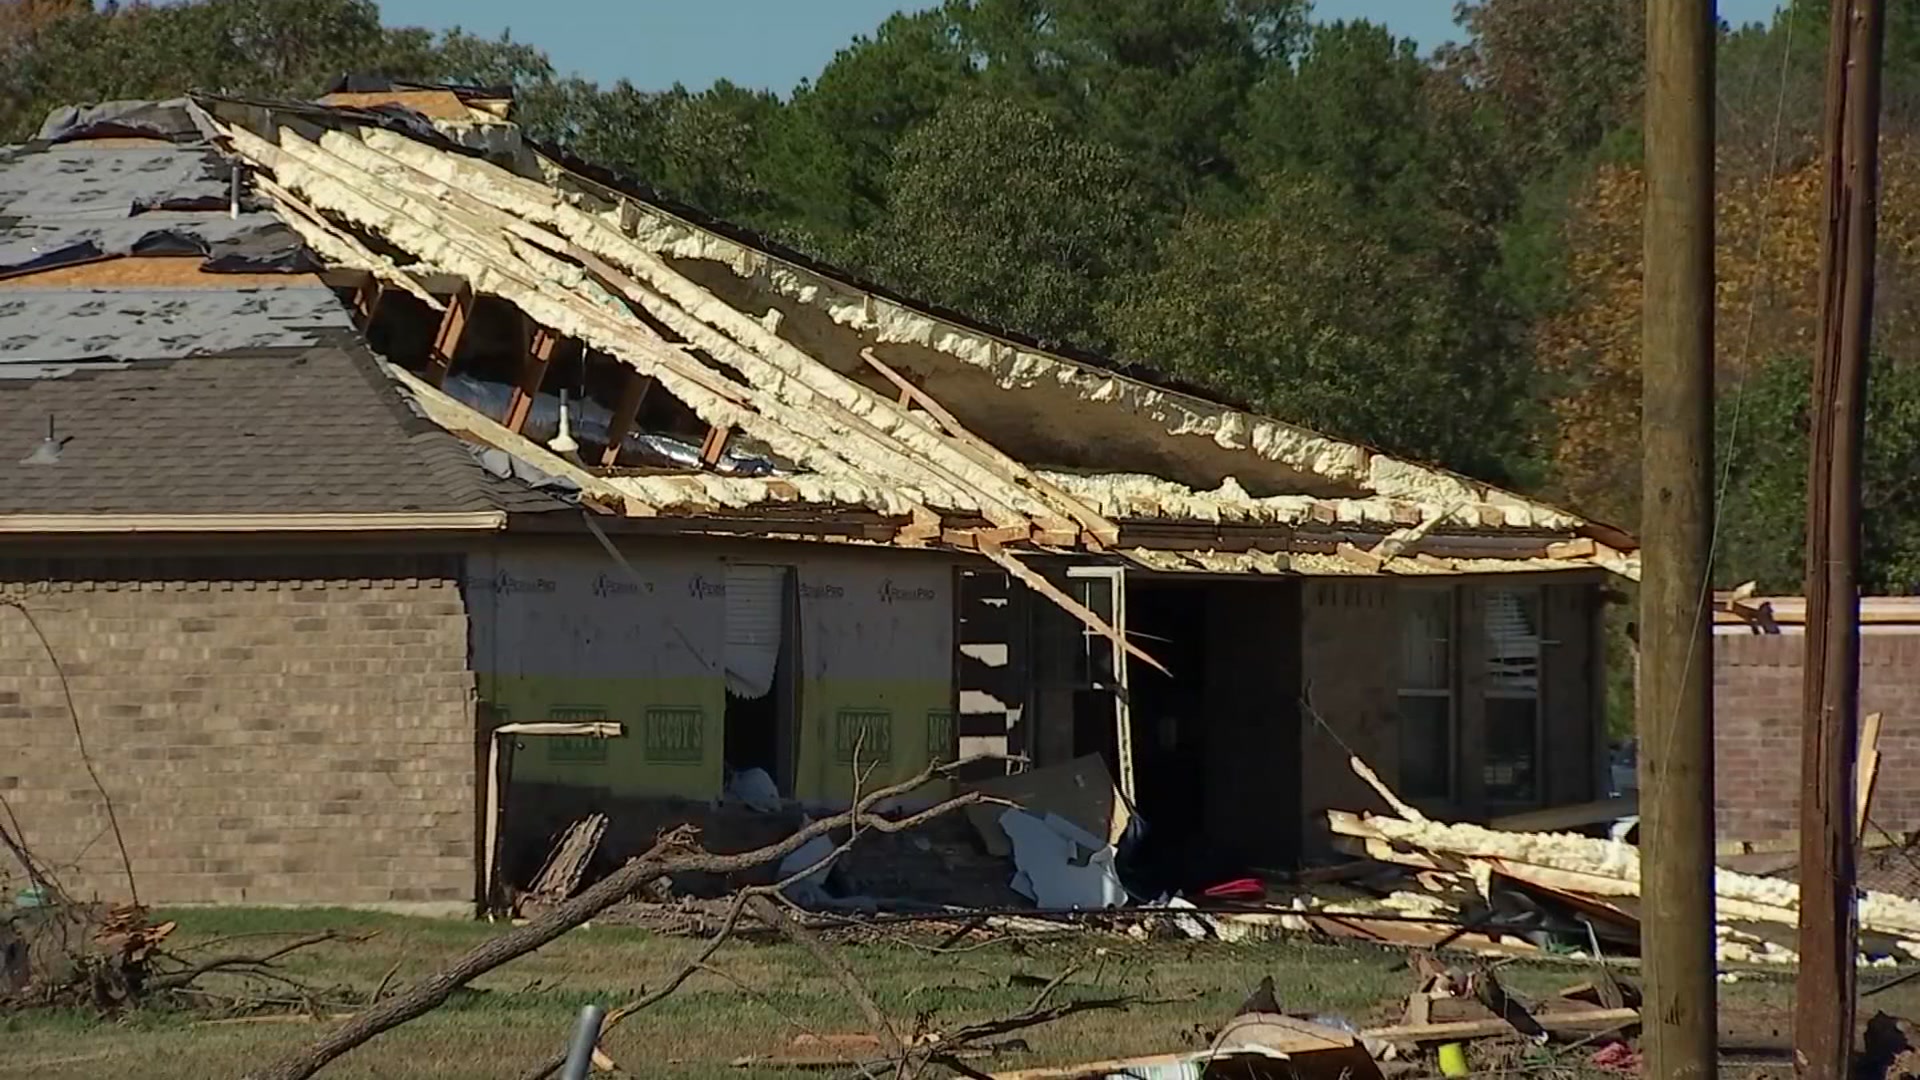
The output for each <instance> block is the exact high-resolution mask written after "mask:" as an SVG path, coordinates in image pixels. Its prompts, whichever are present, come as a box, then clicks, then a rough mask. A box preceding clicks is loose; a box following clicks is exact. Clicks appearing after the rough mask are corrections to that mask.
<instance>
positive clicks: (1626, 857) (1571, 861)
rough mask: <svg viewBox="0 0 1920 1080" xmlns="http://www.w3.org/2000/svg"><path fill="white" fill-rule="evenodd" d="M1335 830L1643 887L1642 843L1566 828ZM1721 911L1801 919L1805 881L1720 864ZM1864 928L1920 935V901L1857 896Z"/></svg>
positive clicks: (1342, 818)
mask: <svg viewBox="0 0 1920 1080" xmlns="http://www.w3.org/2000/svg"><path fill="white" fill-rule="evenodd" d="M1327 823H1328V825H1329V827H1330V828H1332V830H1333V832H1334V834H1335V835H1338V836H1350V837H1357V838H1360V839H1363V840H1380V841H1385V842H1388V843H1390V844H1391V845H1392V846H1393V847H1394V848H1396V849H1405V848H1414V849H1418V850H1420V851H1421V852H1422V853H1425V854H1432V855H1447V856H1451V857H1455V858H1460V859H1463V860H1467V861H1477V862H1480V863H1484V864H1487V865H1490V866H1492V868H1493V869H1495V870H1498V871H1499V872H1501V873H1504V874H1506V875H1507V876H1508V877H1511V878H1519V879H1522V880H1529V881H1536V882H1539V883H1540V884H1543V885H1546V886H1548V887H1551V888H1560V889H1566V890H1569V891H1571V892H1587V893H1596V894H1599V895H1607V896H1637V895H1639V892H1640V851H1639V849H1638V848H1636V847H1634V846H1633V845H1632V844H1628V843H1624V842H1620V841H1614V840H1596V839H1594V838H1592V837H1587V836H1575V835H1572V834H1567V833H1509V832H1500V831H1498V830H1495V829H1487V828H1482V827H1481V826H1478V825H1464V824H1449V823H1439V822H1433V823H1426V824H1420V823H1415V822H1409V821H1403V820H1401V819H1399V818H1393V817H1386V816H1380V815H1371V816H1370V815H1356V814H1350V813H1343V812H1341V811H1329V812H1328V814H1327ZM1714 893H1715V896H1716V897H1718V901H1717V905H1716V906H1717V908H1718V910H1719V912H1720V914H1721V916H1723V917H1725V918H1730V919H1734V920H1750V921H1755V922H1776V923H1785V924H1787V925H1790V926H1797V925H1799V921H1800V913H1799V894H1800V890H1799V888H1798V887H1797V886H1796V885H1794V884H1793V883H1791V882H1785V881H1779V880H1776V879H1773V878H1762V877H1755V876H1754V875H1751V874H1741V873H1737V872H1735V871H1732V870H1726V869H1716V870H1715V871H1714ZM1859 913H1860V915H1859V917H1860V929H1861V930H1862V931H1864V932H1870V933H1879V934H1887V935H1889V936H1892V937H1899V938H1907V939H1916V938H1920V901H1914V900H1909V899H1907V898H1905V897H1900V896H1894V895H1891V894H1889V893H1882V892H1869V893H1866V894H1865V895H1864V896H1863V897H1862V898H1861V900H1860V901H1859Z"/></svg>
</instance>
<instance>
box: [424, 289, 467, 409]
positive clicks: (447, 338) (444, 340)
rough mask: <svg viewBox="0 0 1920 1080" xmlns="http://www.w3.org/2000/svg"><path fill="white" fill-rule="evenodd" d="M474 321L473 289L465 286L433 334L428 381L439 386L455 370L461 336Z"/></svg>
mask: <svg viewBox="0 0 1920 1080" xmlns="http://www.w3.org/2000/svg"><path fill="white" fill-rule="evenodd" d="M472 321H473V290H472V289H467V288H463V289H461V290H460V291H459V292H457V293H455V294H454V297H453V302H452V303H450V304H448V305H447V310H446V312H445V313H443V314H442V315H441V316H440V328H439V329H438V330H436V331H435V332H434V335H433V351H432V352H431V353H430V354H429V355H428V359H427V382H428V383H430V384H432V385H434V386H439V385H440V384H441V383H443V382H445V381H446V379H447V373H448V372H449V371H452V370H453V358H454V357H455V356H456V355H457V354H458V353H459V352H460V338H461V337H462V335H464V334H465V333H466V332H467V324H468V323H470V322H472Z"/></svg>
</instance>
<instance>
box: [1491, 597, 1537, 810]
mask: <svg viewBox="0 0 1920 1080" xmlns="http://www.w3.org/2000/svg"><path fill="white" fill-rule="evenodd" d="M1541 598H1542V594H1541V591H1540V590H1539V589H1538V588H1528V589H1509V588H1501V589H1489V590H1487V592H1486V593H1485V594H1484V605H1483V606H1484V610H1485V619H1484V623H1483V628H1484V632H1485V634H1486V641H1485V649H1486V686H1487V691H1486V703H1487V704H1486V708H1487V743H1486V760H1485V764H1484V766H1483V769H1484V779H1485V783H1486V789H1487V801H1488V802H1494V803H1520V804H1532V803H1536V802H1538V801H1539V799H1540V611H1541Z"/></svg>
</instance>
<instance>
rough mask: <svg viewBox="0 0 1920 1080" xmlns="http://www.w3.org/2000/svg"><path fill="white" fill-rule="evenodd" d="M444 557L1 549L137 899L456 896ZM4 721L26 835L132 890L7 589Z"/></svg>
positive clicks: (1, 568)
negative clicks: (129, 867)
mask: <svg viewBox="0 0 1920 1080" xmlns="http://www.w3.org/2000/svg"><path fill="white" fill-rule="evenodd" d="M459 579H460V563H459V560H458V558H457V557H429V558H420V557H400V556H373V557H338V556H334V557H318V556H315V557H258V556H256V557H254V558H251V559H246V560H241V559H220V560H210V559H158V560H155V559H148V560H112V561H104V560H64V561H58V562H53V561H47V560H39V561H27V560H0V601H9V600H10V601H14V602H17V603H19V604H22V605H24V607H25V608H26V610H28V611H30V612H31V613H32V614H33V617H34V619H35V620H37V621H38V623H39V625H40V627H41V628H42V630H44V632H45V633H46V635H47V637H48V639H49V640H50V643H51V646H52V651H53V653H54V654H55V655H56V656H57V657H58V661H59V665H60V668H61V669H63V670H64V671H65V673H66V676H67V679H68V681H69V683H70V685H71V688H72V694H73V704H74V706H75V708H76V709H77V711H78V713H79V720H80V725H81V728H82V731H83V732H84V734H85V737H86V745H87V748H88V750H89V751H90V753H91V756H92V759H93V762H94V765H95V768H96V769H97V771H98V773H99V775H100V779H101V781H102V782H103V784H104V786H105V788H106V790H107V793H108V794H109V795H110V796H111V798H112V800H113V808H114V811H115V812H116V814H117V816H118V818H119V822H120V827H121V830H122V832H123V833H124V835H125V838H126V843H127V847H128V850H129V854H130V855H131V857H132V864H133V870H134V875H135V878H136V881H137V883H138V885H139V889H140V898H141V900H142V901H145V902H147V903H201V902H215V903H268V904H281V903H291V904H308V903H328V904H351V905H367V906H389V907H396V908H413V909H426V908H440V909H454V908H463V907H466V906H467V905H470V904H471V901H472V899H473V894H474V880H475V871H474V859H473V855H474V823H475V811H474V776H475V751H474V742H475V737H474V716H473V706H472V703H471V702H472V677H471V675H470V674H469V672H468V667H467V618H466V608H465V605H464V603H463V602H462V599H461V593H460V588H459ZM0 740H4V743H5V746H6V751H5V753H4V755H0V796H3V797H4V798H5V801H6V806H7V808H8V809H10V810H11V812H12V813H13V814H14V815H15V816H16V818H17V821H18V826H19V828H20V830H21V831H22V832H23V833H24V834H25V839H26V841H27V842H28V844H29V845H30V846H31V848H32V849H33V850H34V851H35V852H36V853H37V854H38V855H39V857H40V858H41V859H43V860H45V861H47V862H48V863H50V864H52V865H53V866H54V867H55V868H56V872H57V873H58V874H59V876H60V877H61V879H62V881H63V882H64V883H65V884H66V885H67V886H68V888H69V889H70V890H73V891H75V892H79V893H82V894H86V895H93V894H97V895H99V896H101V897H103V898H120V897H124V896H125V894H126V891H127V889H126V881H125V876H124V874H123V871H122V864H121V859H120V855H119V851H118V849H117V846H116V844H115V842H114V838H113V836H112V834H111V832H110V831H109V829H108V819H107V816H106V807H105V806H104V804H103V801H102V798H101V795H100V793H99V791H98V790H96V788H95V786H94V783H93V781H92V780H91V779H89V777H88V775H87V772H86V769H85V767H84V763H83V762H82V759H81V755H80V753H79V750H78V747H77V744H76V737H75V731H74V724H73V720H72V718H71V716H70V714H69V712H68V708H67V704H66V699H65V696H64V694H63V692H62V687H61V681H60V677H59V675H58V673H57V672H56V670H55V667H54V666H53V664H51V663H50V662H49V660H48V657H47V654H46V652H45V650H43V648H42V646H41V643H40V641H39V639H38V638H37V636H36V635H35V634H34V633H33V631H32V629H31V628H30V627H29V625H28V623H27V621H26V619H24V618H23V617H22V615H21V613H20V611H18V610H10V609H9V606H8V605H7V604H6V603H0ZM0 861H4V862H10V860H0ZM0 872H4V873H13V872H14V868H13V867H11V866H6V867H5V868H4V871H0ZM15 883H18V878H17V876H16V877H15Z"/></svg>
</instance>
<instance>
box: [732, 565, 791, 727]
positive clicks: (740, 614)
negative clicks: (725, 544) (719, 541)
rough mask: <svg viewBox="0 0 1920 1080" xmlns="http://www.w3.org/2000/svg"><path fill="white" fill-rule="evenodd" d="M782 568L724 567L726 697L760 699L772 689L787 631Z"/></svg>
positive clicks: (785, 571)
mask: <svg viewBox="0 0 1920 1080" xmlns="http://www.w3.org/2000/svg"><path fill="white" fill-rule="evenodd" d="M786 582H787V568H786V567H784V566H734V565H729V566H728V567H727V649H726V669H727V693H729V694H732V695H733V696H734V697H737V698H746V699H749V700H751V699H753V698H760V697H765V696H766V695H767V692H768V691H769V690H772V689H773V671H774V668H775V667H776V666H777V665H778V664H779V662H780V638H781V635H782V633H783V632H784V631H785V629H786V619H785V617H784V616H785V607H786V604H785V599H786Z"/></svg>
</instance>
